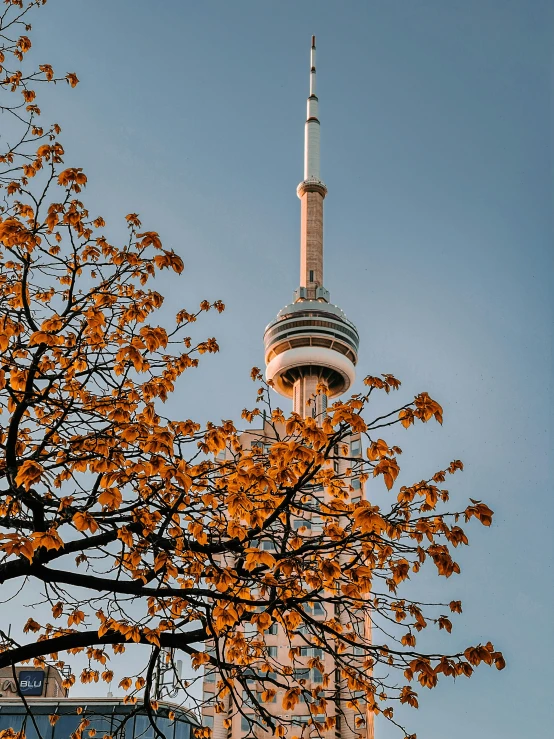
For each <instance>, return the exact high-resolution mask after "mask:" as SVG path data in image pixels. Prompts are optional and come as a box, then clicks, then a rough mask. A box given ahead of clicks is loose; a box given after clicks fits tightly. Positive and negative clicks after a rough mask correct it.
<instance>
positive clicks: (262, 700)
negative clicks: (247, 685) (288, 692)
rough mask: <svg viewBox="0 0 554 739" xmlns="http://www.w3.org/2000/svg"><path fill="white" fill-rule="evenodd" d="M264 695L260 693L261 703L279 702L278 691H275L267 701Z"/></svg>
mask: <svg viewBox="0 0 554 739" xmlns="http://www.w3.org/2000/svg"><path fill="white" fill-rule="evenodd" d="M262 695H263V694H262V693H258V700H259V702H260V703H276V702H277V693H275V695H274V696H272V697H271V698H269V700H266V701H264V699H263V698H262Z"/></svg>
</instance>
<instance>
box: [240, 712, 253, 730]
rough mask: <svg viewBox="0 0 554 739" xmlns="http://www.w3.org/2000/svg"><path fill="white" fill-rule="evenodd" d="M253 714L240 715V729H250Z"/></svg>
mask: <svg viewBox="0 0 554 739" xmlns="http://www.w3.org/2000/svg"><path fill="white" fill-rule="evenodd" d="M252 718H253V716H241V717H240V730H241V731H244V732H245V733H246V732H249V731H250V727H251V719H252Z"/></svg>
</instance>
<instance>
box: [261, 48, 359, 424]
mask: <svg viewBox="0 0 554 739" xmlns="http://www.w3.org/2000/svg"><path fill="white" fill-rule="evenodd" d="M315 55H316V46H315V36H312V48H311V52H310V95H309V97H308V110H307V117H306V124H305V133H304V179H303V180H302V182H301V183H300V184H299V185H298V187H297V190H296V192H297V194H298V197H299V198H300V285H299V287H298V288H297V289H296V290H295V292H294V297H293V302H292V303H290V304H289V305H287V306H285V307H284V308H283V309H282V310H280V311H279V313H278V314H277V317H276V318H275V320H274V321H272V322H271V323H270V324H269V325H268V326H267V328H266V330H265V333H264V344H265V363H266V378H267V380H268V381H269V382H271V383H272V384H273V387H274V388H275V390H277V392H278V393H280V394H281V395H284V396H285V397H287V398H292V399H293V410H294V412H295V413H298V414H299V415H301V416H313V417H314V418H318V419H321V418H323V416H324V415H325V412H326V409H327V400H328V398H333V397H335V396H337V395H340V394H342V393H344V392H346V391H347V390H348V388H349V387H350V386H351V385H352V383H353V381H354V376H355V366H356V362H357V360H358V344H359V336H358V332H357V330H356V327H355V326H354V324H353V323H351V322H350V321H349V320H348V319H347V318H346V316H345V314H344V313H343V311H342V310H341V309H340V308H339V307H338V306H336V305H333V304H332V303H331V302H330V296H329V291H328V290H327V289H326V288H325V287H324V283H323V201H324V199H325V196H326V195H327V187H326V186H325V184H324V183H323V181H322V180H321V175H320V153H319V150H320V122H319V115H318V105H319V100H318V97H317V94H316V59H315ZM323 385H324V386H325V388H326V390H325V391H323V390H321V388H322V386H323ZM318 387H319V392H318Z"/></svg>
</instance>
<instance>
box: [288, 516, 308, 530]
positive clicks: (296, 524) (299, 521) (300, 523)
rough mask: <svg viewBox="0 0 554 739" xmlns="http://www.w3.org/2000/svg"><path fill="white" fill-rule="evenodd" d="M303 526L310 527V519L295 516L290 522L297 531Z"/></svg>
mask: <svg viewBox="0 0 554 739" xmlns="http://www.w3.org/2000/svg"><path fill="white" fill-rule="evenodd" d="M303 526H305V527H306V528H307V529H311V528H312V524H311V521H304V519H303V518H295V519H294V521H293V522H292V528H293V529H294V530H295V531H298V529H301V528H302V527H303Z"/></svg>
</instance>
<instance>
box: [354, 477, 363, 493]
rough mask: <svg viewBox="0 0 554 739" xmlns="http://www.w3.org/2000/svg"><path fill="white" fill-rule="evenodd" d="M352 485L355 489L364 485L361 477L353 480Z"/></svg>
mask: <svg viewBox="0 0 554 739" xmlns="http://www.w3.org/2000/svg"><path fill="white" fill-rule="evenodd" d="M352 487H353V488H354V490H359V489H360V488H361V487H362V483H361V482H360V478H359V477H355V478H354V479H353V480H352Z"/></svg>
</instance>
